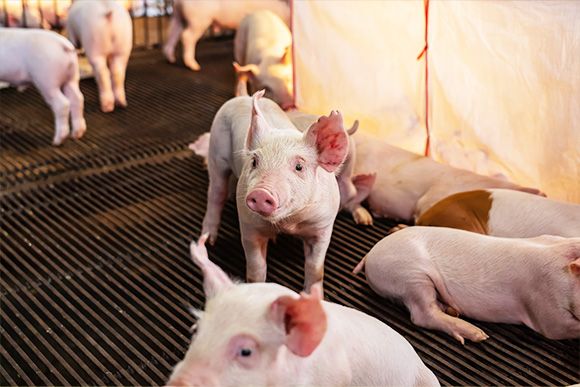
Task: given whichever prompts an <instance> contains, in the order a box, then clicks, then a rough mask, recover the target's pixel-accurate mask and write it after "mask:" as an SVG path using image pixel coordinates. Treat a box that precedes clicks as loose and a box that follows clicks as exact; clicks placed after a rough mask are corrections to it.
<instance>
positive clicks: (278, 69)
mask: <svg viewBox="0 0 580 387" xmlns="http://www.w3.org/2000/svg"><path fill="white" fill-rule="evenodd" d="M291 49H292V35H291V34H290V30H289V29H288V27H287V26H286V24H284V22H283V21H282V19H280V17H278V16H277V15H276V14H274V13H273V12H271V11H268V10H263V11H258V12H255V13H252V14H250V15H248V16H246V17H245V18H244V19H243V20H242V22H241V23H240V27H239V28H238V31H237V32H236V38H235V41H234V57H235V59H236V61H237V63H236V62H234V68H235V70H236V74H237V77H238V86H237V87H236V90H242V87H244V85H241V84H244V83H248V86H250V92H252V91H256V90H260V89H265V90H266V94H265V96H266V97H267V98H270V99H272V100H274V102H276V103H277V104H278V105H280V107H282V109H284V110H286V109H288V108H290V107H292V106H293V105H294V100H293V96H292V87H293V85H292V50H291ZM238 93H239V92H238ZM241 94H243V93H241Z"/></svg>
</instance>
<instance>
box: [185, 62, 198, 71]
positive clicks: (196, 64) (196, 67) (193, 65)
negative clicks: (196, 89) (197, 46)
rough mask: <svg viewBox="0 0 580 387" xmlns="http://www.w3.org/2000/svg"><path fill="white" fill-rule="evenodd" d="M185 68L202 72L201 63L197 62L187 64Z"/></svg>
mask: <svg viewBox="0 0 580 387" xmlns="http://www.w3.org/2000/svg"><path fill="white" fill-rule="evenodd" d="M185 67H187V68H189V69H191V70H193V71H199V70H201V66H200V65H199V63H197V62H196V61H193V62H189V61H187V62H185Z"/></svg>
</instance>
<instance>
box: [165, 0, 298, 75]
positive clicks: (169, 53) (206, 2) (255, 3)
mask: <svg viewBox="0 0 580 387" xmlns="http://www.w3.org/2000/svg"><path fill="white" fill-rule="evenodd" d="M261 9H268V10H270V11H272V12H274V13H275V14H277V15H278V16H279V17H280V18H282V20H284V22H286V24H288V22H289V20H290V9H289V8H288V4H287V3H286V2H285V1H281V0H196V1H190V0H175V1H174V2H173V15H172V17H171V21H170V24H169V31H168V37H167V41H166V43H165V45H164V46H163V53H164V55H165V57H166V58H167V60H168V61H169V62H170V63H174V62H175V47H176V45H177V42H178V41H179V39H180V38H181V43H182V44H183V63H184V64H185V65H186V66H187V67H189V68H190V69H191V70H194V71H197V70H200V68H201V67H200V65H199V63H197V60H196V59H195V46H196V45H197V41H198V40H199V38H201V36H202V35H203V33H204V32H205V31H206V30H207V29H208V28H209V27H210V26H211V25H213V24H217V25H218V26H220V27H223V28H229V29H237V28H238V26H239V24H240V22H241V21H242V19H243V18H244V16H246V15H249V14H250V13H252V12H256V11H258V10H261Z"/></svg>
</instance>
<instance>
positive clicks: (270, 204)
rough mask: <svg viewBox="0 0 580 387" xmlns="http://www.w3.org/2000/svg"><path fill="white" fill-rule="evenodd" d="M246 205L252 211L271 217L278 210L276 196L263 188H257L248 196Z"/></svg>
mask: <svg viewBox="0 0 580 387" xmlns="http://www.w3.org/2000/svg"><path fill="white" fill-rule="evenodd" d="M246 204H247V205H248V207H249V208H250V210H252V211H254V212H257V213H258V214H260V215H263V216H270V215H272V214H273V213H274V211H276V209H277V208H278V200H277V199H276V197H275V195H273V194H272V193H270V192H269V191H267V190H265V189H263V188H256V189H254V190H253V191H251V192H250V193H249V194H248V196H246Z"/></svg>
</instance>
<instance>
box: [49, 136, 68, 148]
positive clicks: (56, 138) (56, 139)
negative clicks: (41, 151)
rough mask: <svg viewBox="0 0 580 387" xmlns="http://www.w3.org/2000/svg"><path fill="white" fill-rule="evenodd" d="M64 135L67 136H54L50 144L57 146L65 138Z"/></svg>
mask: <svg viewBox="0 0 580 387" xmlns="http://www.w3.org/2000/svg"><path fill="white" fill-rule="evenodd" d="M66 137H67V136H58V137H54V139H53V140H52V145H54V146H59V145H60V144H62V143H63V141H64V140H65V139H66Z"/></svg>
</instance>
